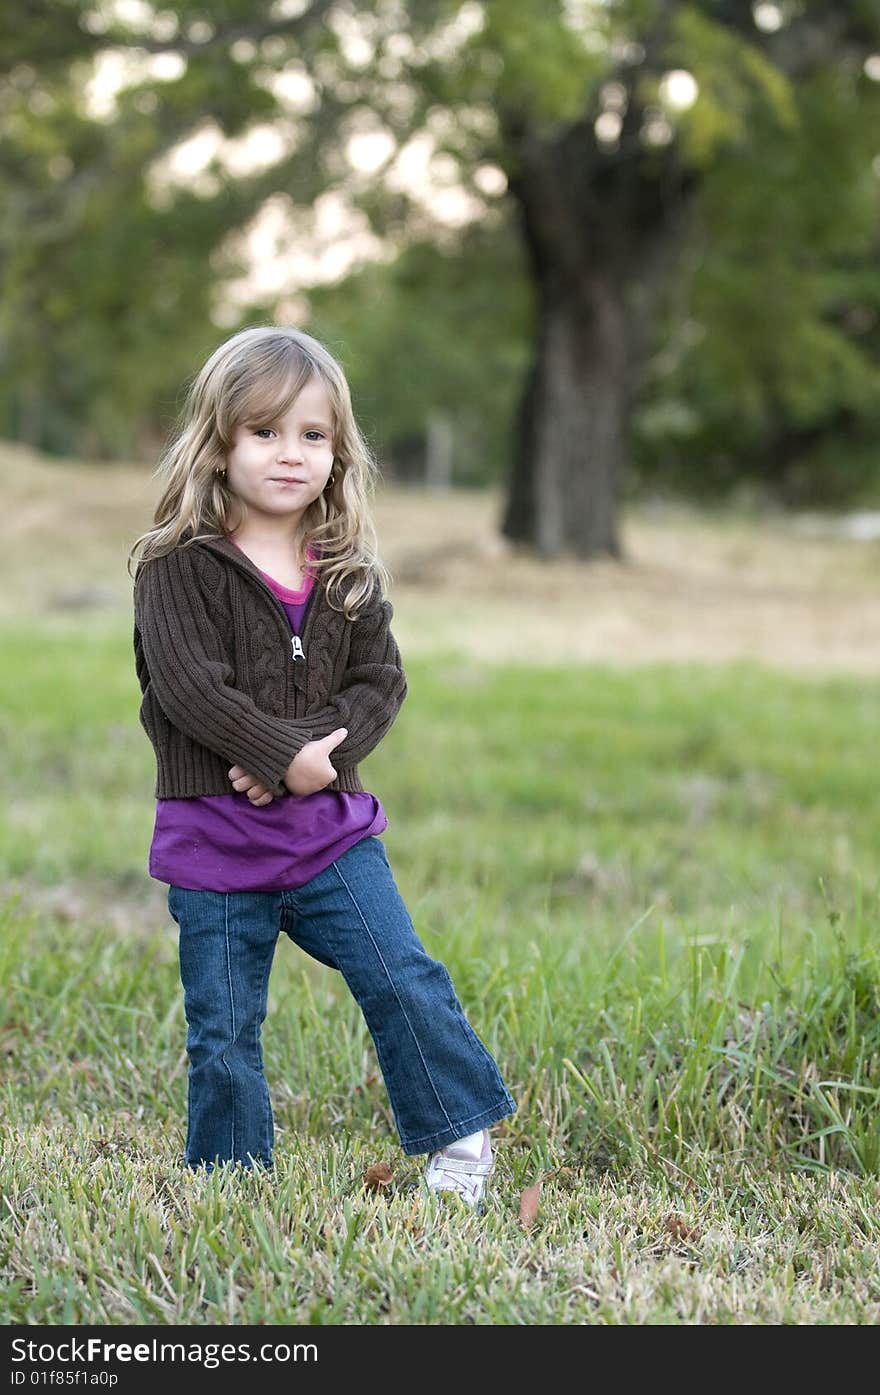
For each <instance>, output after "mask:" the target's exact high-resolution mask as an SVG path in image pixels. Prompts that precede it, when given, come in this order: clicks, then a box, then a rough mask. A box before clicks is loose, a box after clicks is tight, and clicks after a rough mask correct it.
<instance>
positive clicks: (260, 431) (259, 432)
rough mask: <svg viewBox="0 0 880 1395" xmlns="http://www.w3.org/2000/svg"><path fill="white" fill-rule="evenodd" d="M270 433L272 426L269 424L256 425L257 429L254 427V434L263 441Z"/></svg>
mask: <svg viewBox="0 0 880 1395" xmlns="http://www.w3.org/2000/svg"><path fill="white" fill-rule="evenodd" d="M271 434H272V428H271V426H258V427H257V429H256V431H255V432H254V435H255V436H259V438H260V440H261V441H265V440H266V439H267V437H268V436H270V435H271Z"/></svg>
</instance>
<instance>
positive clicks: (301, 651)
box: [222, 549, 319, 720]
mask: <svg viewBox="0 0 880 1395" xmlns="http://www.w3.org/2000/svg"><path fill="white" fill-rule="evenodd" d="M222 555H223V556H224V557H225V558H226V560H227V561H230V562H232V565H233V566H234V567H237V568H238V570H239V571H242V572H245V573H246V574H247V575H248V576H251V577H254V578H255V579H256V581H257V583H258V585H259V586H261V587H262V589H263V591H264V592H265V593H266V595H267V596H268V597H269V601H270V602H271V604H272V606H273V607H274V608H275V611H276V614H277V615H278V617H279V619H280V620H281V623H282V625H283V626H284V629H285V631H286V632H287V633H289V632H290V622H289V620H288V618H287V611H286V610H285V609H284V606H283V605H282V604H281V602H280V600H279V599H278V597H277V596H276V595H275V592H274V591H273V590H272V589H271V587H269V586H267V585H266V583H265V581H264V580H263V578H262V577H261V576H260V572H259V569H258V568H257V567H255V566H254V565H253V563H250V565H248V563H247V562H243V561H241V560H240V559H239V558H238V557H237V556H230V554H229V552H228V551H226V550H225V549H224V551H223V553H222ZM248 560H249V559H248ZM315 585H316V586H317V582H316V583H315ZM318 599H319V598H318V597H317V596H315V595H313V596H312V597H311V598H310V602H309V607H308V610H307V611H306V618H305V624H304V625H303V632H302V636H300V635H292V636H291V639H290V651H291V661H292V663H291V667H290V668H289V669H288V670H287V673H288V674H289V675H290V677H289V678H288V680H287V689H288V693H287V696H288V698H289V697H290V696H292V698H293V716H294V720H295V719H296V718H297V717H301V716H302V715H303V713H302V711H301V710H300V707H301V704H300V694H299V689H298V688H296V687H295V686H294V687H293V692H292V694H291V693H290V688H291V686H292V683H293V664H296V663H304V662H305V657H306V655H305V646H304V644H303V640H305V639H306V638H307V637H308V634H309V630H310V628H311V620H312V616H313V614H314V610H315V602H316V601H317V600H318ZM306 696H307V695H306Z"/></svg>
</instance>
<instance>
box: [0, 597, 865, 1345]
mask: <svg viewBox="0 0 880 1395" xmlns="http://www.w3.org/2000/svg"><path fill="white" fill-rule="evenodd" d="M0 643H2V657H3V662H2V665H0V714H2V717H0V723H2V730H0V736H2V737H3V738H4V739H3V746H4V763H3V770H2V776H0V782H2V799H0V872H2V876H3V879H4V882H5V884H6V886H7V888H8V895H7V896H6V898H5V904H3V907H2V910H0V963H2V971H0V978H2V988H3V998H2V1003H3V1006H2V1010H0V1059H2V1060H3V1062H4V1066H5V1068H4V1071H3V1082H4V1084H3V1095H2V1102H3V1119H2V1125H0V1138H2V1149H3V1163H2V1174H0V1186H2V1198H3V1206H4V1214H3V1216H2V1219H0V1277H2V1280H3V1295H4V1296H3V1297H2V1299H0V1320H3V1321H5V1322H11V1323H18V1322H29V1323H43V1324H48V1323H88V1322H96V1323H119V1324H124V1323H133V1322H145V1323H200V1324H202V1323H222V1322H231V1323H260V1322H266V1323H270V1324H273V1323H274V1324H281V1323H290V1322H293V1323H315V1324H318V1323H326V1324H338V1323H348V1324H352V1323H366V1324H370V1323H374V1324H375V1323H439V1322H461V1323H470V1322H476V1323H517V1324H519V1323H528V1324H535V1323H543V1324H558V1323H593V1322H598V1323H608V1322H637V1323H644V1322H770V1323H775V1322H809V1323H812V1322H871V1323H876V1322H877V1321H878V1319H880V1263H878V1260H880V1220H878V1204H877V1203H878V1200H880V1183H878V1173H880V1128H878V1119H880V1113H878V1094H880V963H878V954H877V949H876V943H877V936H876V930H877V908H878V907H877V894H878V881H877V879H878V870H877V859H876V852H877V847H878V842H880V839H878V835H880V809H878V802H877V798H876V775H875V771H874V760H873V750H874V744H875V739H876V730H877V719H878V697H877V693H876V691H875V688H874V685H873V684H872V683H871V682H869V681H862V680H854V679H853V680H849V679H846V680H845V679H834V680H823V681H809V682H808V681H806V680H798V679H794V678H786V677H783V676H780V675H779V674H771V673H769V672H766V671H763V670H761V669H759V668H757V667H753V666H748V665H742V666H736V667H730V668H723V669H722V668H709V667H699V666H691V667H672V666H669V667H659V666H658V667H650V668H642V669H636V670H628V671H621V670H615V669H611V668H603V669H593V668H579V669H576V670H573V671H571V672H565V671H559V672H554V671H550V670H547V669H535V668H532V667H530V665H529V662H528V656H527V653H526V654H524V657H523V661H522V663H521V664H520V665H517V666H516V667H506V668H503V669H500V668H498V669H496V668H489V667H485V668H482V667H478V666H476V665H473V664H466V665H465V666H464V668H462V667H461V666H460V664H459V663H458V661H457V660H456V659H455V657H454V656H437V657H436V658H433V659H432V660H431V661H430V662H428V661H419V662H418V663H411V664H409V665H408V669H409V676H410V698H409V700H408V702H407V704H406V706H405V707H404V710H403V712H402V713H401V716H400V718H399V719H398V723H397V724H396V726H395V728H394V729H393V731H392V733H391V735H390V736H389V737H388V738H387V739H386V741H385V742H384V743H383V745H382V747H380V749H379V750H378V751H377V752H376V753H375V755H374V756H373V757H372V759H371V760H370V762H369V763H368V765H367V766H366V768H365V775H366V783H367V784H368V785H369V786H371V787H372V788H374V789H375V790H376V792H377V793H379V794H380V796H381V797H382V799H383V802H384V804H385V806H386V809H387V812H388V816H389V822H390V826H389V829H388V831H387V833H386V834H385V835H384V841H385V844H386V847H387V849H388V852H389V857H390V859H391V863H392V866H393V867H394V869H395V873H396V876H397V880H398V883H399V885H400V888H401V891H402V893H403V895H404V898H405V899H406V901H407V903H408V905H409V907H410V910H411V912H412V914H413V917H414V919H415V921H416V925H417V927H418V929H419V932H420V933H421V935H422V937H423V939H424V940H425V942H426V944H427V945H428V947H429V949H430V950H431V952H432V953H434V954H436V955H437V956H438V957H440V958H442V959H443V961H444V962H445V963H446V964H447V966H448V967H449V969H450V972H451V973H452V976H453V979H454V981H455V983H456V986H457V988H458V990H459V994H460V996H461V998H462V1001H463V1003H464V1006H465V1008H466V1010H467V1012H468V1014H469V1016H470V1017H471V1019H472V1021H473V1023H474V1025H475V1027H476V1029H477V1030H478V1032H479V1033H480V1035H481V1036H482V1037H483V1039H484V1040H485V1041H486V1043H487V1045H488V1046H489V1048H490V1050H491V1051H492V1052H493V1054H494V1055H495V1056H496V1058H497V1059H498V1061H499V1064H500V1066H501V1068H502V1071H503V1073H504V1075H505V1078H506V1080H507V1082H508V1084H509V1085H510V1088H511V1089H512V1091H513V1093H514V1095H515V1096H516V1097H517V1099H518V1101H519V1109H518V1112H517V1114H516V1115H515V1116H513V1117H512V1118H511V1119H509V1120H506V1121H504V1123H503V1124H502V1125H500V1126H498V1127H497V1129H496V1130H495V1135H496V1139H497V1142H498V1145H499V1155H498V1156H499V1162H498V1170H497V1174H496V1178H495V1179H494V1185H493V1190H492V1193H491V1199H490V1201H489V1204H488V1208H487V1210H486V1212H485V1214H484V1215H483V1216H482V1217H479V1218H478V1217H474V1216H472V1215H470V1214H466V1213H464V1212H463V1211H462V1210H461V1209H460V1208H458V1207H456V1206H455V1205H452V1206H450V1205H449V1204H440V1205H438V1204H436V1200H435V1199H434V1198H427V1197H425V1196H424V1195H422V1193H421V1191H420V1188H419V1176H420V1163H419V1160H418V1159H413V1158H407V1157H405V1156H404V1155H403V1154H402V1153H401V1152H400V1149H399V1147H398V1145H397V1138H396V1134H395V1132H394V1129H393V1124H392V1121H391V1118H390V1112H389V1108H388V1103H387V1098H386V1096H385V1094H384V1089H383V1086H382V1083H381V1079H377V1078H376V1075H377V1068H376V1064H375V1059H374V1056H373V1052H372V1046H371V1043H370V1041H369V1037H368V1035H367V1033H366V1029H365V1027H364V1025H363V1022H362V1020H361V1018H360V1014H359V1012H358V1010H357V1008H356V1006H355V1005H354V1003H353V1002H352V1001H351V1000H350V998H349V996H348V994H347V991H346V990H345V988H344V985H342V984H341V983H340V981H339V980H338V976H336V975H334V974H333V973H332V972H331V971H329V970H327V969H325V968H323V967H322V966H319V965H317V964H314V963H313V962H311V961H309V960H307V959H306V958H305V957H304V956H303V955H302V954H301V953H300V952H299V951H297V950H295V949H294V947H293V946H292V945H289V944H286V943H285V944H284V946H283V947H282V950H281V951H280V952H279V955H278V957H277V959H276V966H275V969H274V970H273V977H272V983H271V992H270V1009H269V1017H268V1020H267V1023H266V1027H265V1032H264V1049H265V1056H266V1067H267V1074H268V1076H269V1080H270V1086H271V1089H272V1095H273V1102H274V1105H275V1112H276V1125H277V1133H278V1146H277V1157H276V1172H275V1176H274V1177H272V1178H267V1177H258V1176H247V1175H241V1174H238V1175H235V1174H233V1175H222V1174H217V1175H215V1176H213V1177H211V1178H204V1177H201V1178H199V1177H193V1176H190V1175H188V1174H187V1173H186V1172H185V1171H184V1170H183V1169H182V1167H181V1164H180V1155H181V1150H182V1142H183V1129H184V1123H185V1119H184V1112H185V1097H186V1060H185V1054H184V1049H183V1046H184V1021H183V1011H182V1003H181V1000H180V990H179V984H178V980H177V969H176V946H175V941H174V937H173V933H172V929H173V927H172V924H171V921H170V919H169V917H168V915H167V912H166V910H165V908H164V901H163V896H162V888H160V887H158V886H157V885H156V884H154V883H151V882H150V880H149V878H148V876H147V874H146V871H145V865H146V853H147V847H148V844H149V838H150V832H151V827H152V797H151V796H152V780H153V767H152V754H151V752H150V749H149V745H148V743H147V740H146V737H145V736H144V735H143V733H142V731H141V729H140V727H139V725H138V723H137V715H136V714H137V702H138V693H137V688H136V683H135V679H134V675H133V672H132V667H131V657H130V635H129V632H128V629H127V627H125V626H121V625H120V623H119V621H118V618H113V617H110V618H108V619H106V620H101V621H98V622H96V621H89V622H88V623H84V622H83V621H82V620H81V619H79V618H77V619H63V618H59V619H53V620H51V621H47V622H45V623H44V624H41V625H39V626H38V627H36V628H27V629H25V628H24V627H23V626H19V627H17V628H16V627H15V626H12V627H7V628H6V630H5V631H4V632H3V634H2V636H0ZM2 901H3V898H0V902H2ZM377 1161H387V1162H389V1163H390V1164H391V1166H392V1168H393V1171H394V1180H393V1184H392V1186H391V1188H390V1189H389V1190H388V1191H387V1192H383V1193H381V1194H374V1193H370V1192H367V1191H365V1190H364V1188H363V1184H362V1174H363V1171H364V1169H365V1167H366V1166H367V1165H368V1164H370V1163H372V1162H377ZM538 1181H540V1182H541V1183H542V1186H541V1197H540V1204H539V1209H538V1215H537V1219H536V1222H535V1224H534V1225H533V1226H532V1227H531V1228H529V1229H524V1228H523V1226H522V1224H521V1223H520V1218H519V1194H520V1192H521V1191H522V1190H523V1189H524V1188H525V1187H527V1186H530V1185H532V1184H534V1183H535V1182H538Z"/></svg>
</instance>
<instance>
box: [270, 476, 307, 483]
mask: <svg viewBox="0 0 880 1395" xmlns="http://www.w3.org/2000/svg"><path fill="white" fill-rule="evenodd" d="M269 483H270V484H305V483H306V481H305V480H295V479H291V478H290V477H289V476H288V475H271V476H270V478H269Z"/></svg>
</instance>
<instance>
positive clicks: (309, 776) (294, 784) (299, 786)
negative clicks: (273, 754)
mask: <svg viewBox="0 0 880 1395" xmlns="http://www.w3.org/2000/svg"><path fill="white" fill-rule="evenodd" d="M347 736H348V728H347V727H337V729H336V731H331V733H330V735H329V736H324V737H322V739H321V740H320V741H309V742H307V743H306V745H305V746H303V748H302V750H301V751H297V753H296V755H295V756H294V758H293V760H292V761H291V762H290V765H289V766H288V767H287V773H286V774H285V776H284V783H285V785H286V786H287V788H288V789H289V790H290V793H291V794H315V793H316V791H317V790H323V789H326V787H327V785H332V784H333V781H334V780H335V779H336V771H335V770H334V769H333V766H332V765H331V764H330V752H331V751H332V750H333V749H334V747H336V746H338V745H339V743H340V742H341V741H344V740H345V738H346V737H347Z"/></svg>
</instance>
